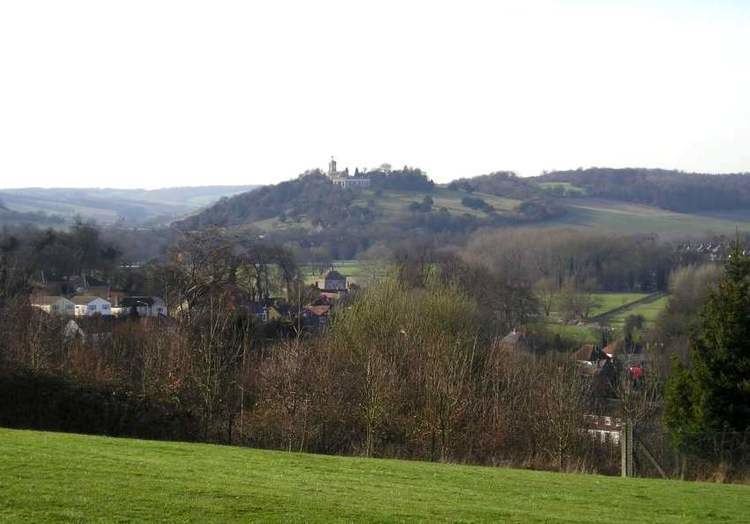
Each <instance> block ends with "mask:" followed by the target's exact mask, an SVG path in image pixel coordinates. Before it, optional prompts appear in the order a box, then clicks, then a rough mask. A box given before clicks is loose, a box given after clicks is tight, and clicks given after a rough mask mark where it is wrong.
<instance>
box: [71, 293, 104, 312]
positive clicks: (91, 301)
mask: <svg viewBox="0 0 750 524" xmlns="http://www.w3.org/2000/svg"><path fill="white" fill-rule="evenodd" d="M71 300H72V301H73V304H75V315H76V316H77V317H90V316H93V315H101V316H103V317H108V316H110V315H111V314H112V304H110V302H109V301H108V300H104V299H103V298H99V297H95V296H93V295H76V296H74V297H73V298H72V299H71Z"/></svg>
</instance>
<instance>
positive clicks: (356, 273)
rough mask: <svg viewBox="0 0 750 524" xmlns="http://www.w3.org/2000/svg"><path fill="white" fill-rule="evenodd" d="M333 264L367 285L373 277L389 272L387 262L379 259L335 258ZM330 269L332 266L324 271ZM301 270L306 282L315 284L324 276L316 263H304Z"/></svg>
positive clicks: (342, 271)
mask: <svg viewBox="0 0 750 524" xmlns="http://www.w3.org/2000/svg"><path fill="white" fill-rule="evenodd" d="M332 265H333V267H334V269H335V270H336V271H338V272H339V273H341V274H342V275H344V276H345V277H348V278H350V279H351V280H352V282H354V283H357V284H360V285H367V284H368V283H369V282H370V281H371V280H372V279H373V278H381V277H383V276H385V275H386V273H387V272H388V266H387V264H386V263H385V262H381V261H377V260H335V261H334V262H333V263H332ZM328 269H330V267H327V268H326V269H325V270H324V271H323V273H325V271H327V270H328ZM300 271H301V272H302V276H303V277H304V279H305V283H306V284H314V283H315V281H316V280H317V279H318V278H320V277H321V276H322V273H321V271H319V267H318V266H317V265H315V264H303V265H302V266H301V267H300Z"/></svg>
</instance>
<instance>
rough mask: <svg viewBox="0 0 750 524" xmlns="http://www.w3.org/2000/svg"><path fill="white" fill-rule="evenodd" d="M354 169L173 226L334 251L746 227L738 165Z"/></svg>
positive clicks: (228, 202) (307, 178)
mask: <svg viewBox="0 0 750 524" xmlns="http://www.w3.org/2000/svg"><path fill="white" fill-rule="evenodd" d="M360 175H364V176H367V177H368V178H370V180H371V187H369V188H363V189H362V188H347V189H344V188H341V187H339V186H336V185H333V184H331V183H330V181H329V180H328V178H327V177H326V176H325V175H323V174H322V173H321V172H320V171H319V170H314V171H310V172H307V173H305V174H303V175H300V176H299V177H298V178H296V179H294V180H289V181H286V182H282V183H280V184H276V185H271V186H265V187H262V188H260V189H257V190H255V191H253V192H250V193H242V194H239V195H235V196H232V197H228V198H223V199H221V200H220V201H219V202H217V203H216V204H215V205H213V206H210V207H208V208H206V209H204V210H202V211H200V212H198V213H196V214H194V215H193V216H190V217H188V218H186V219H184V220H181V221H178V222H176V223H175V224H174V226H175V227H176V228H177V229H179V230H183V231H187V230H195V229H201V228H205V227H229V228H238V229H245V230H247V231H248V232H255V233H257V234H259V235H265V236H268V237H270V238H272V239H274V240H277V241H280V242H285V243H291V244H294V245H298V246H300V247H301V248H302V249H316V248H317V247H320V246H326V247H325V250H329V251H331V253H330V255H331V256H333V257H334V258H351V257H354V256H357V255H358V254H359V253H360V252H362V251H364V250H366V249H368V248H370V247H372V246H373V245H375V244H377V243H387V244H392V243H394V242H396V243H397V242H399V241H410V240H411V241H413V240H415V239H419V238H424V237H429V238H430V240H431V241H432V242H438V243H446V242H454V243H455V242H461V241H462V240H463V239H465V238H466V236H467V235H468V234H470V233H472V232H473V231H475V230H477V229H480V228H485V227H502V226H519V225H524V226H527V227H528V226H533V227H573V228H585V229H591V228H596V229H598V230H605V231H613V232H623V233H669V234H677V235H694V234H702V233H708V232H718V233H729V232H733V231H734V230H735V228H736V227H739V228H740V229H742V230H746V229H750V176H747V175H740V174H736V175H706V174H687V173H681V172H678V171H665V170H652V169H599V168H592V169H586V170H577V171H559V172H554V173H546V174H544V175H541V176H538V177H528V178H521V177H518V176H516V175H515V174H513V173H510V172H496V173H491V174H488V175H482V176H478V177H473V178H461V179H458V180H455V181H453V182H451V183H449V184H446V185H437V184H435V183H433V182H432V181H431V180H430V179H429V178H428V177H427V175H425V174H424V173H423V172H422V171H420V170H419V169H410V168H405V169H404V170H400V171H388V172H384V171H380V170H376V171H371V172H368V173H363V174H360Z"/></svg>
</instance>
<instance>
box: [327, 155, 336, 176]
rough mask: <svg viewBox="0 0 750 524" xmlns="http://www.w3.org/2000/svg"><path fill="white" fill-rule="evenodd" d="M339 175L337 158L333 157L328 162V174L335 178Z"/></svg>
mask: <svg viewBox="0 0 750 524" xmlns="http://www.w3.org/2000/svg"><path fill="white" fill-rule="evenodd" d="M336 175H337V172H336V160H334V158H333V157H331V161H330V162H328V176H329V177H331V178H334V177H335V176H336Z"/></svg>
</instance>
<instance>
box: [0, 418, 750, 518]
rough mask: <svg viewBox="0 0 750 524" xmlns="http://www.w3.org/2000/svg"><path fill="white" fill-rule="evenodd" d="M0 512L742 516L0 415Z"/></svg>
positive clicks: (456, 468)
mask: <svg viewBox="0 0 750 524" xmlns="http://www.w3.org/2000/svg"><path fill="white" fill-rule="evenodd" d="M0 449H2V451H3V453H2V454H0V521H4V522H80V521H107V522H125V521H168V522H238V521H243V522H248V521H270V522H300V521H305V522H331V521H369V522H398V521H400V522H403V521H451V522H469V521H485V522H674V523H678V522H680V523H682V522H747V516H748V515H749V514H750V486H744V485H721V484H708V483H697V482H680V481H664V480H654V479H622V478H619V477H603V476H597V475H585V474H559V473H548V472H537V471H526V470H514V469H501V468H489V467H475V466H460V465H448V464H436V463H427V462H406V461H398V460H380V459H362V458H345V457H335V456H323V455H307V454H299V453H287V452H279V451H262V450H254V449H247V448H239V447H227V446H216V445H208V444H188V443H174V442H155V441H142V440H130V439H116V438H107V437H91V436H82V435H71V434H61V433H42V432H35V431H19V430H8V429H0Z"/></svg>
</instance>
